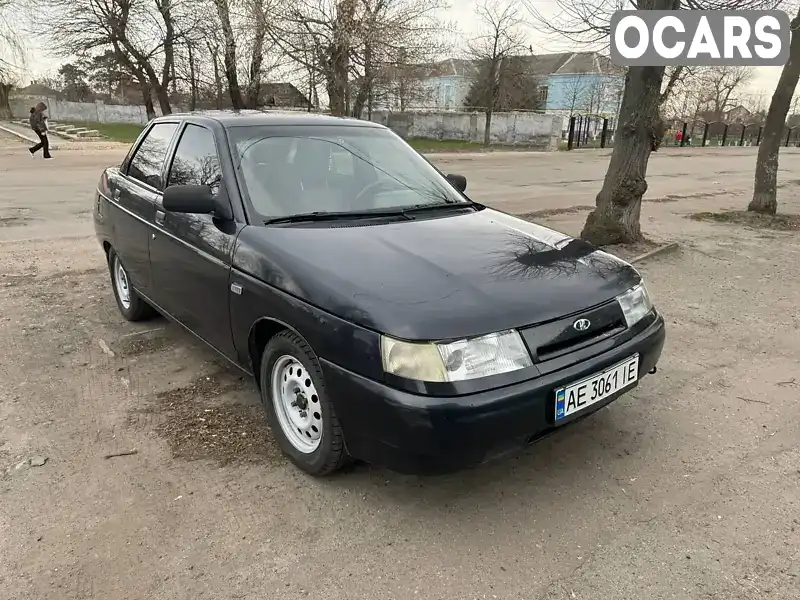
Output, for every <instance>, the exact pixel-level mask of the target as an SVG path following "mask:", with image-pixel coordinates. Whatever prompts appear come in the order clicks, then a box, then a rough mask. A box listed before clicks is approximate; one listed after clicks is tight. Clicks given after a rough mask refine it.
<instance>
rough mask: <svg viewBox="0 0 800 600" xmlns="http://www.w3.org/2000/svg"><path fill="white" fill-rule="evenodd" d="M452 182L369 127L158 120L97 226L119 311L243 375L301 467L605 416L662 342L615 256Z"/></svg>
mask: <svg viewBox="0 0 800 600" xmlns="http://www.w3.org/2000/svg"><path fill="white" fill-rule="evenodd" d="M466 185H467V182H466V179H465V178H464V177H462V176H459V175H447V176H445V175H443V174H442V173H440V172H439V171H438V170H437V169H436V168H435V167H434V166H432V165H431V164H430V163H429V162H428V161H427V160H426V159H425V158H423V157H422V156H420V155H419V154H418V153H417V152H415V151H414V150H413V149H412V148H411V147H410V146H409V145H408V144H406V143H405V142H404V141H403V140H402V139H401V138H400V137H398V136H397V135H395V134H394V133H393V132H391V131H390V130H389V129H387V128H385V127H382V126H380V125H376V124H373V123H368V122H364V121H359V120H354V119H341V118H334V117H325V116H319V115H306V114H274V113H273V114H267V113H260V112H246V111H242V112H239V113H225V112H214V113H193V114H186V115H171V116H167V117H162V118H158V119H155V120H154V121H152V122H151V123H150V124H149V125H148V126H147V127H146V129H145V130H144V131H143V132H142V134H141V136H140V137H139V139H138V140H137V141H136V143H134V145H133V146H132V147H131V149H130V152H129V153H128V156H127V157H126V158H125V160H124V161H123V162H122V164H121V165H120V166H119V167H114V168H109V169H106V170H105V172H104V173H103V175H102V177H101V178H100V182H99V184H98V188H97V196H96V203H95V207H94V223H95V228H96V232H97V236H98V238H99V240H100V242H101V244H102V246H103V249H104V251H105V253H106V255H107V257H108V265H109V270H110V273H111V283H112V287H113V290H114V295H115V297H116V300H117V304H118V306H119V310H120V312H121V313H122V315H123V316H124V317H125V318H126V319H128V320H131V321H135V320H139V319H144V318H146V317H148V316H151V315H152V314H154V312H155V311H157V312H159V313H161V314H163V315H165V316H167V317H169V318H171V319H173V320H175V321H177V322H178V323H180V324H181V325H183V326H184V327H185V328H186V329H188V330H189V331H191V332H192V333H194V334H195V335H196V336H197V337H198V338H200V339H201V340H203V341H204V342H206V343H207V344H208V345H209V346H211V347H212V348H214V349H215V350H216V351H217V352H219V353H220V354H222V355H223V356H224V357H226V358H227V359H229V360H230V361H231V362H232V363H233V364H235V365H236V366H237V367H239V368H240V369H242V370H244V371H246V372H248V373H250V374H252V375H254V377H255V379H256V382H257V383H258V386H259V389H260V393H261V400H262V402H263V404H264V408H265V409H266V414H267V417H268V420H269V423H270V426H271V428H272V430H273V432H274V434H275V436H276V438H277V439H278V441H279V443H280V445H281V448H282V449H283V451H284V452H285V453H286V455H288V457H289V458H290V459H291V460H292V461H293V462H294V463H295V464H296V465H297V466H299V467H300V468H301V469H303V470H304V471H307V472H308V473H310V474H312V475H324V474H327V473H330V472H332V471H335V470H337V469H339V468H340V467H342V466H344V465H345V464H347V463H348V462H349V461H350V460H351V459H361V460H364V461H367V462H370V463H376V464H381V465H384V466H386V467H388V468H390V469H392V470H395V471H400V472H412V473H437V472H439V473H440V472H447V471H453V470H457V469H460V468H464V467H467V466H471V465H475V464H478V463H481V462H484V461H485V460H487V459H489V458H492V457H495V456H497V455H500V454H503V453H505V452H507V451H510V450H513V449H515V448H519V447H521V446H524V445H525V444H527V443H530V442H532V441H533V440H536V439H538V438H540V437H542V436H543V435H546V434H548V433H551V432H553V431H555V430H557V429H558V428H559V427H560V426H562V425H565V424H567V423H571V422H573V421H575V420H576V419H578V418H580V417H582V416H585V415H587V414H589V413H591V412H593V411H595V410H597V409H598V408H600V407H602V406H605V405H607V404H608V403H609V402H611V401H612V400H614V399H616V398H617V397H619V396H620V394H622V393H624V392H626V391H628V390H630V389H632V388H633V387H634V386H636V385H637V384H638V382H639V381H640V379H641V378H642V377H643V376H644V375H645V374H646V373H648V372H655V370H656V363H657V362H658V360H659V357H660V355H661V350H662V347H663V344H664V338H665V330H664V320H663V318H662V317H661V316H660V315H659V313H658V312H657V311H656V309H655V308H654V307H653V304H652V302H651V300H650V297H649V296H648V293H647V289H646V288H645V285H644V283H643V281H642V278H641V277H640V275H639V273H638V272H637V271H636V270H635V269H634V268H633V267H632V266H631V265H629V264H628V263H626V262H623V261H622V260H619V259H618V258H615V257H614V256H611V255H610V254H607V253H605V252H602V251H598V250H596V249H595V248H594V247H592V246H590V245H589V244H586V243H584V242H582V241H580V240H576V239H572V238H570V237H568V236H566V235H563V234H560V233H557V232H555V231H552V230H550V229H547V228H545V227H541V226H539V225H536V224H533V223H529V222H527V221H523V220H520V219H517V218H514V217H512V216H509V215H507V214H505V213H502V212H499V211H497V210H493V209H490V208H487V207H486V206H483V205H481V204H478V203H475V202H473V201H471V200H469V199H468V198H467V196H466V195H465V194H464V192H465V189H466Z"/></svg>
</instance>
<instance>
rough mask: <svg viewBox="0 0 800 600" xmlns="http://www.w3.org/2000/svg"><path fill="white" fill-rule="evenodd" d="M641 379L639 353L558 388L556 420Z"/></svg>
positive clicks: (564, 417) (570, 414)
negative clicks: (599, 371)
mask: <svg viewBox="0 0 800 600" xmlns="http://www.w3.org/2000/svg"><path fill="white" fill-rule="evenodd" d="M637 379H639V355H638V354H634V355H633V356H631V357H629V358H626V359H625V360H624V361H622V362H620V363H617V364H616V365H614V366H613V367H609V368H608V369H606V370H605V371H602V372H601V373H595V374H594V375H591V376H589V377H587V378H586V379H582V380H581V381H576V382H575V383H572V384H570V385H568V386H567V387H563V388H560V389H558V390H556V421H559V420H561V419H566V418H567V417H569V416H572V415H574V414H575V413H576V412H578V411H581V410H583V409H584V408H586V407H587V406H591V405H592V404H595V403H597V402H600V401H602V400H603V399H605V398H608V397H609V396H611V395H612V394H614V393H616V392H618V391H620V390H621V389H623V388H626V387H628V386H629V385H632V384H633V383H635V382H636V380H637Z"/></svg>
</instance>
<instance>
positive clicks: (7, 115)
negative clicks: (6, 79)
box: [0, 82, 14, 120]
mask: <svg viewBox="0 0 800 600" xmlns="http://www.w3.org/2000/svg"><path fill="white" fill-rule="evenodd" d="M12 87H14V86H13V85H12V84H10V83H2V82H0V120H11V119H13V118H14V115H13V114H11V105H10V104H9V103H8V95H9V94H10V93H11V88H12Z"/></svg>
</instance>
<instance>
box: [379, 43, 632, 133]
mask: <svg viewBox="0 0 800 600" xmlns="http://www.w3.org/2000/svg"><path fill="white" fill-rule="evenodd" d="M514 58H515V59H523V60H524V61H525V62H527V63H528V64H529V71H530V73H531V76H532V77H536V78H539V79H540V82H539V94H540V96H541V97H542V99H543V100H544V104H545V106H544V110H545V111H546V112H555V113H563V114H564V115H565V117H568V116H570V115H572V114H592V115H596V116H599V117H613V116H615V115H616V114H617V112H618V110H619V105H620V103H621V101H622V90H623V88H624V84H625V73H624V71H623V70H621V69H620V68H619V67H617V66H616V65H614V64H613V63H612V62H611V60H610V59H609V58H608V57H607V56H604V55H602V54H600V53H598V52H561V53H557V54H538V55H537V54H535V55H530V56H522V57H514ZM477 73H478V67H477V64H476V61H472V60H464V59H457V58H450V59H447V60H445V61H442V62H440V63H437V64H435V65H430V66H429V67H428V68H427V75H426V76H425V77H424V78H423V80H422V81H421V82H420V87H421V88H423V89H424V90H425V92H426V93H425V94H421V96H422V97H421V98H420V99H417V100H416V101H415V102H413V103H412V105H411V106H410V107H409V110H425V109H427V110H433V111H451V110H452V111H460V110H464V102H465V100H466V98H467V94H468V93H469V90H470V87H471V86H472V83H473V81H474V80H475V77H476V76H477ZM388 104H389V106H387V107H386V108H389V109H391V110H396V107H394V106H391V102H389V103H388Z"/></svg>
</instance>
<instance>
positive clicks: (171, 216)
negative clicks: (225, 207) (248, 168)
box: [150, 123, 241, 358]
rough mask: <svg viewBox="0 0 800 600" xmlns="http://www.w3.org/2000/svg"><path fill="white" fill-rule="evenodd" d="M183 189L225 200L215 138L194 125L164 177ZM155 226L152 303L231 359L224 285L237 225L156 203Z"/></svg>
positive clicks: (183, 134)
mask: <svg viewBox="0 0 800 600" xmlns="http://www.w3.org/2000/svg"><path fill="white" fill-rule="evenodd" d="M187 184H194V185H208V186H210V187H211V189H212V192H213V194H215V195H217V196H219V195H220V194H222V195H223V197H224V196H225V191H224V186H223V185H222V172H221V168H220V161H219V154H218V152H217V146H216V143H215V140H214V133H213V132H212V131H211V130H210V129H207V128H206V127H203V126H201V125H196V124H194V123H187V124H186V125H185V126H184V128H183V130H182V131H181V133H180V137H179V138H178V143H177V145H176V147H175V154H174V158H173V159H172V164H171V165H170V168H169V173H168V175H167V187H169V186H170V185H187ZM225 201H227V200H225ZM155 224H156V230H155V232H154V234H153V235H152V236H151V239H150V268H151V270H152V273H153V288H154V289H153V293H154V294H155V295H156V298H155V302H156V303H157V304H159V305H160V306H161V307H162V308H163V309H164V310H166V311H167V312H168V313H169V314H170V315H172V317H174V318H175V319H177V320H178V321H179V322H180V323H182V324H183V325H185V326H186V327H187V328H189V329H190V330H191V331H193V332H194V333H195V334H196V335H198V336H200V337H201V338H202V339H203V340H205V341H206V342H207V343H209V344H211V345H212V346H214V347H215V348H216V349H217V350H219V351H220V352H222V353H223V354H225V355H226V356H228V357H231V358H233V357H234V356H235V350H234V346H233V338H232V336H231V328H230V313H229V304H228V303H229V295H230V293H231V292H230V290H229V288H228V284H229V281H228V280H229V277H230V269H231V266H230V265H231V254H232V251H233V245H234V242H235V241H236V235H237V233H238V230H239V229H240V228H241V225H237V224H236V223H234V222H232V221H221V220H220V219H218V218H216V217H215V216H213V215H198V214H187V213H173V212H170V211H165V210H164V208H163V204H162V199H161V198H160V197H159V198H158V200H157V203H156V211H155Z"/></svg>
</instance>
